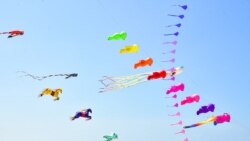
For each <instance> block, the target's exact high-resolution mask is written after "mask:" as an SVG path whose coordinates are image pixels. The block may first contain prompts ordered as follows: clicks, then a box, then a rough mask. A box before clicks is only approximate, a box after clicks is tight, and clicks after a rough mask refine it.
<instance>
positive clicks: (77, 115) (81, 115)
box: [71, 109, 92, 120]
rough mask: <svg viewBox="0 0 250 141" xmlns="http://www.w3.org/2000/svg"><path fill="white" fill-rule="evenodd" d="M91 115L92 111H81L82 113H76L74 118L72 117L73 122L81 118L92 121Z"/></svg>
mask: <svg viewBox="0 0 250 141" xmlns="http://www.w3.org/2000/svg"><path fill="white" fill-rule="evenodd" d="M90 113H92V110H91V109H84V110H81V111H80V112H76V114H75V115H74V116H73V117H71V120H75V119H77V118H79V117H83V118H86V120H91V119H92V117H91V116H90Z"/></svg>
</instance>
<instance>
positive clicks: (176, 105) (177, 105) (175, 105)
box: [168, 103, 179, 108]
mask: <svg viewBox="0 0 250 141" xmlns="http://www.w3.org/2000/svg"><path fill="white" fill-rule="evenodd" d="M168 107H176V108H177V107H179V104H178V103H175V104H174V105H173V106H168Z"/></svg>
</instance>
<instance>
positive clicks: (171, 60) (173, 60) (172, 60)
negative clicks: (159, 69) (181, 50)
mask: <svg viewBox="0 0 250 141" xmlns="http://www.w3.org/2000/svg"><path fill="white" fill-rule="evenodd" d="M161 62H170V63H174V62H175V58H172V59H170V60H167V61H161Z"/></svg>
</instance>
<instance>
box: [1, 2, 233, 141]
mask: <svg viewBox="0 0 250 141" xmlns="http://www.w3.org/2000/svg"><path fill="white" fill-rule="evenodd" d="M173 6H177V7H180V8H182V9H183V10H187V8H188V6H187V5H173ZM168 16H171V17H176V18H179V19H184V17H185V16H184V15H175V14H168ZM166 27H167V28H170V27H177V28H181V27H182V24H181V23H177V24H173V25H168V26H166ZM0 34H8V38H13V37H16V36H22V35H24V31H22V30H13V31H9V32H1V33H0ZM179 34H180V33H179V32H178V31H177V32H174V33H168V34H163V35H164V36H176V37H177V36H178V35H179ZM126 38H127V33H126V32H124V31H122V32H119V33H114V34H112V35H110V36H108V38H107V40H109V41H113V40H114V41H118V40H126ZM177 43H178V42H177V41H176V40H174V41H168V42H163V45H173V46H176V45H177ZM139 51H140V47H139V45H138V44H132V45H127V46H125V47H123V48H121V49H120V54H130V53H138V52H139ZM168 53H171V54H175V53H176V49H173V50H171V51H169V52H168ZM162 54H167V53H166V52H163V53H162ZM161 62H170V63H175V58H172V59H170V60H167V61H161ZM153 63H154V61H153V58H151V57H148V58H146V59H141V60H139V61H137V62H135V64H134V69H139V68H143V67H147V66H152V65H153ZM183 69H184V67H182V66H180V67H173V68H171V69H168V70H159V71H152V72H145V73H140V74H132V75H127V76H104V77H103V78H102V79H101V80H99V81H100V82H101V83H102V84H103V86H104V87H103V88H101V90H100V91H99V92H100V93H103V92H108V91H113V90H119V89H124V88H128V87H131V86H135V85H137V84H140V83H142V82H146V81H152V80H158V79H162V80H171V81H175V77H176V76H177V75H179V74H181V73H182V72H183ZM18 73H22V74H23V75H22V76H27V77H31V78H32V79H35V80H38V81H42V80H44V79H47V78H49V77H58V76H60V77H64V78H65V79H69V78H71V77H77V76H78V74H77V73H71V74H52V75H46V76H36V75H33V74H30V73H27V72H25V71H18ZM184 89H185V85H184V83H180V84H177V85H172V86H171V87H170V88H169V89H168V90H167V91H166V94H167V95H170V94H173V93H174V94H173V95H172V96H170V97H166V98H173V99H177V97H178V93H179V92H181V91H184ZM62 92H63V90H62V89H61V88H57V89H51V88H45V89H44V90H43V91H42V92H41V93H40V94H39V97H43V96H45V95H49V96H52V97H54V100H55V101H57V100H60V96H59V95H61V94H62ZM200 99H201V98H200V95H199V94H193V95H191V96H187V97H186V98H185V99H183V100H181V102H180V104H179V103H178V102H176V103H175V104H174V105H172V106H169V107H176V108H178V107H179V106H180V105H181V106H184V105H188V104H192V103H198V102H199V101H200ZM214 111H215V105H214V104H208V105H204V106H201V107H200V108H199V109H198V110H197V111H196V115H200V114H205V113H209V112H214ZM90 114H92V109H91V108H87V109H82V110H80V111H78V112H76V113H75V115H73V116H72V117H71V118H70V119H71V120H75V119H77V118H80V117H82V118H85V119H86V120H87V121H88V120H91V119H92V116H91V115H90ZM168 116H171V117H180V116H181V113H180V112H176V113H175V114H169V115H168ZM230 119H231V117H230V114H228V113H224V114H222V115H216V116H211V117H210V118H208V119H207V120H204V121H201V122H197V123H194V124H191V125H187V126H183V127H182V128H183V129H182V130H181V131H179V132H176V133H175V134H185V133H186V131H185V129H188V128H193V127H198V126H202V125H204V124H209V123H213V124H214V125H217V124H221V123H224V122H230ZM182 125H183V121H182V120H180V121H178V122H176V123H172V124H170V126H182ZM103 138H104V139H105V140H106V141H112V140H114V139H118V135H117V134H116V133H112V134H110V135H105V136H103ZM184 141H189V139H188V138H185V139H184Z"/></svg>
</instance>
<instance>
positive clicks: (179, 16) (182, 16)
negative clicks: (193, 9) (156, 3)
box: [168, 14, 184, 19]
mask: <svg viewBox="0 0 250 141" xmlns="http://www.w3.org/2000/svg"><path fill="white" fill-rule="evenodd" d="M168 16H172V17H178V18H180V19H183V18H184V15H172V14H168Z"/></svg>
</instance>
